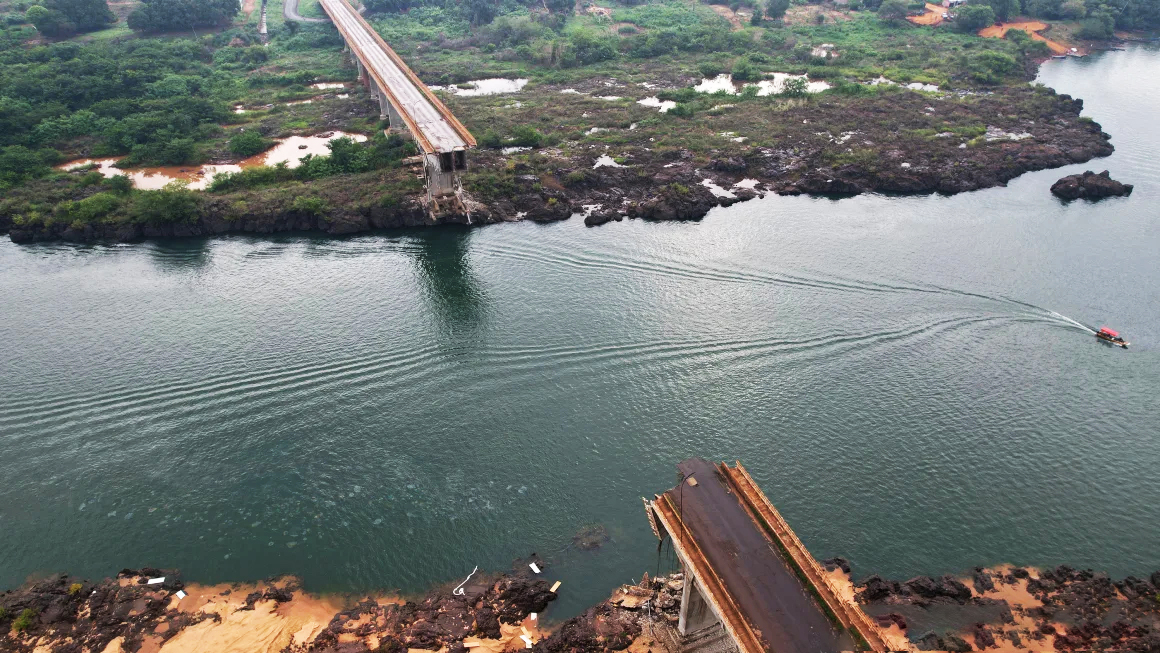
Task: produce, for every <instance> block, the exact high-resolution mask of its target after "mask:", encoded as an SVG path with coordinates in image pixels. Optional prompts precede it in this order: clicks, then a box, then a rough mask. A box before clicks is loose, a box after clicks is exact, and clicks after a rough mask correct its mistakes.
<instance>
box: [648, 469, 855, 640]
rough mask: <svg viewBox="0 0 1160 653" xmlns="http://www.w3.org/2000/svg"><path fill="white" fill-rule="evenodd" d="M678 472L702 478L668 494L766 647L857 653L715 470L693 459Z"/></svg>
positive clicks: (682, 484) (676, 488)
mask: <svg viewBox="0 0 1160 653" xmlns="http://www.w3.org/2000/svg"><path fill="white" fill-rule="evenodd" d="M678 468H679V469H680V470H681V473H682V474H683V476H684V478H688V477H689V476H692V477H694V478H696V479H697V485H696V486H690V485H688V484H687V483H686V482H683V481H682V483H681V484H680V485H678V486H677V487H675V488H673V489H672V490H669V491H668V492H667V494H668V495H669V496H670V497H672V499H673V503H674V505H675V506H676V507H677V509H678V511H679V512H680V516H681V519H682V520H683V521H684V522H685V524H686V525H687V526H688V527H689V530H690V531H691V532H692V533H693V537H694V539H695V540H696V541H697V545H698V546H700V548H701V551H702V552H703V553H704V554H705V557H706V558H707V559H708V560H709V563H710V564H711V565H712V566H713V569H714V570H715V571H716V572H717V575H718V576H719V577H720V578H721V581H722V582H723V583H724V585H725V587H726V588H727V589H728V591H729V593H730V595H732V597H733V599H734V601H736V603H737V606H738V607H739V609H740V610H741V613H742V615H743V616H744V617H745V619H746V620H748V621H749V624H750V625H751V626H752V627H753V629H754V630H756V631H757V632H758V633H759V637H760V638H761V639H762V640H763V644H764V645H765V647H766V648H767V649H768V650H772V651H810V652H811V653H814V652H819V653H820V652H825V651H833V652H834V653H837V652H838V651H843V650H852V649H853V648H854V642H853V640H852V639H851V637H850V636H849V635H848V634H846V633H844V632H840V631H838V630H837V629H836V628H834V626H833V625H832V624H831V623H830V621H829V619H827V618H826V615H825V613H824V612H822V609H821V608H820V607H819V606H818V604H817V602H816V601H815V600H814V599H813V597H812V596H810V594H809V593H808V590H807V589H806V587H805V585H804V584H803V583H802V582H801V581H800V580H798V578H797V576H795V575H794V573H793V571H792V570H791V569H790V567H789V565H788V564H787V563H786V561H785V560H784V559H783V558H782V555H781V552H780V551H778V550H777V549H776V547H774V545H772V544H771V543H770V542H769V540H767V539H766V537H765V535H764V534H763V533H762V532H761V531H760V530H759V529H758V526H757V524H755V523H754V522H753V520H752V519H750V517H749V514H748V513H747V512H746V511H745V508H743V507H742V505H741V502H740V500H739V499H738V497H737V496H735V495H734V494H732V493H731V492H729V490H728V489H727V488H726V485H725V482H724V481H723V480H722V479H721V478H720V477H719V476H718V475H717V472H716V470H715V469H714V468H713V465H712V464H711V463H709V462H708V461H706V460H703V459H700V458H693V459H690V460H686V461H685V462H683V463H681V464H680V465H678Z"/></svg>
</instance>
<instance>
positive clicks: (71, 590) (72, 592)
mask: <svg viewBox="0 0 1160 653" xmlns="http://www.w3.org/2000/svg"><path fill="white" fill-rule="evenodd" d="M84 588H85V586H84V585H82V584H80V583H73V584H72V585H69V586H68V595H69V596H76V595H77V594H80V593H81V590H83V589H84Z"/></svg>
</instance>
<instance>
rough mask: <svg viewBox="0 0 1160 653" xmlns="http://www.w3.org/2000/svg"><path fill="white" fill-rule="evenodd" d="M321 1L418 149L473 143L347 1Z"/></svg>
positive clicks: (432, 150) (439, 149) (438, 149)
mask: <svg viewBox="0 0 1160 653" xmlns="http://www.w3.org/2000/svg"><path fill="white" fill-rule="evenodd" d="M321 4H322V8H323V10H324V11H326V13H327V15H329V16H330V19H331V20H332V21H333V22H334V25H335V27H337V28H338V31H339V32H341V33H342V36H343V38H344V39H346V42H347V44H348V45H349V46H350V47H351V50H352V51H353V52H354V54H355V56H356V57H358V58H359V60H360V61H362V63H363V65H364V66H366V69H367V72H368V74H370V75H371V76H372V77H373V78H374V79H375V81H376V83H377V84H378V86H379V88H380V89H382V91H383V92H384V93H386V95H387V97H388V98H389V100H390V102H391V104H392V105H393V106H394V107H395V110H396V111H398V112H399V115H400V116H401V117H402V118H403V121H404V122H405V123H407V127H408V129H409V130H410V131H411V134H412V136H414V138H415V141H416V142H417V143H418V144H419V149H421V150H423V152H424V153H427V154H431V153H436V152H453V151H456V150H464V149H467V148H469V147H474V146H475V138H473V137H472V135H471V133H470V132H468V131H467V128H466V127H464V126H463V124H462V123H460V122H459V120H457V119H456V118H455V116H453V115H452V114H451V112H450V111H448V110H447V107H446V106H444V105H443V103H442V102H440V101H439V99H438V98H437V97H435V95H434V94H433V93H432V92H431V90H430V89H428V88H427V86H426V85H425V84H424V83H423V82H422V81H421V80H420V79H419V77H418V76H417V75H415V73H414V72H412V71H411V69H410V68H409V67H408V66H407V64H405V63H403V60H402V59H401V58H399V55H398V54H396V53H395V51H394V50H392V49H391V47H390V46H388V45H387V44H386V42H385V41H383V39H382V37H381V36H379V35H378V33H377V32H375V31H374V29H373V28H372V27H371V26H370V25H369V24H368V23H367V22H366V20H364V19H363V17H362V16H360V15H359V13H358V12H357V11H355V10H354V8H353V7H351V6H350V4H349V3H348V2H347V0H321Z"/></svg>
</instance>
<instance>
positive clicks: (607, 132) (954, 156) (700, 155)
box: [0, 87, 1114, 243]
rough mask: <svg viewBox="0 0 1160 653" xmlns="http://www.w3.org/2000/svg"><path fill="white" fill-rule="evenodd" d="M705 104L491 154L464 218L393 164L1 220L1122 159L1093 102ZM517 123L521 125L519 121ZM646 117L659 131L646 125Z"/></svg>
mask: <svg viewBox="0 0 1160 653" xmlns="http://www.w3.org/2000/svg"><path fill="white" fill-rule="evenodd" d="M578 93H579V92H578ZM578 93H576V94H578ZM547 94H554V95H557V96H560V97H571V96H572V95H576V94H561V93H560V92H559V91H558V89H554V88H547V89H541V90H539V91H537V92H536V95H537V96H539V97H543V96H544V95H547ZM709 97H710V98H711V102H719V103H721V105H726V104H727V108H724V109H714V110H711V111H709V114H710V115H707V116H705V118H703V119H701V120H700V121H699V122H696V123H694V122H689V123H687V124H676V125H674V124H673V123H672V122H671V121H663V122H662V121H657V120H656V119H655V118H653V117H652V116H654V115H655V113H656V112H655V109H649V108H647V107H644V106H641V105H639V104H638V103H636V102H628V101H626V102H622V103H620V106H619V108H615V107H614V108H612V109H608V108H607V107H604V106H601V105H607V104H608V102H605V101H604V100H600V99H596V100H595V103H596V106H597V107H599V108H601V109H604V110H606V111H612V112H614V113H617V114H618V115H620V114H623V115H624V117H623V118H613V117H612V116H611V115H610V116H608V117H607V118H606V120H607V121H611V120H617V121H618V122H617V123H615V124H622V123H623V122H626V121H627V122H630V124H629V125H628V126H626V127H601V128H597V129H596V130H594V131H592V132H591V133H589V134H588V135H587V137H586V138H584V139H582V140H581V141H578V142H568V143H564V144H560V145H558V146H554V147H546V148H543V149H538V150H534V151H526V150H520V149H518V148H513V150H515V151H512V150H498V149H480V150H478V151H477V152H476V153H475V156H474V157H473V162H472V170H471V171H470V172H469V173H468V174H467V176H466V177H465V187H466V197H467V200H468V201H467V205H468V207H469V210H470V214H469V215H466V216H462V215H460V216H451V217H445V218H441V219H440V220H438V221H435V220H432V219H431V218H430V216H429V215H428V212H427V210H426V207H425V206H424V205H423V204H422V203H421V201H420V196H419V195H418V192H419V191H420V190H421V189H420V188H419V187H418V185H417V182H416V179H415V175H414V171H412V170H410V169H408V168H405V167H402V168H400V167H396V168H390V169H386V170H381V171H376V172H373V173H365V174H362V175H354V176H342V177H334V178H326V179H317V180H311V181H307V182H304V183H297V184H295V185H291V186H284V185H283V186H277V187H268V188H255V189H245V190H242V191H237V192H233V193H187V194H185V195H184V196H183V199H184V200H185V202H186V203H187V204H188V205H189V206H188V207H186V209H187V210H185V211H184V212H183V213H182V214H180V215H175V214H174V213H173V212H166V213H164V214H161V215H158V216H157V217H156V218H155V219H141V218H140V217H139V215H135V214H134V212H133V210H132V202H131V201H126V202H124V203H122V205H121V206H120V207H118V208H114V209H112V210H110V211H109V212H108V213H106V214H103V215H99V216H94V217H93V219H75V216H73V215H72V214H70V215H69V216H68V217H66V218H63V219H61V218H56V217H54V215H53V213H52V212H44V213H38V214H35V215H30V214H17V213H15V212H14V211H15V207H18V206H19V205H20V204H19V202H18V201H11V202H9V203H8V204H7V205H6V206H7V207H9V210H8V211H5V212H0V230H6V231H7V232H8V234H9V237H10V238H11V239H12V240H13V241H14V242H18V243H28V242H39V241H53V240H65V241H73V242H94V241H113V242H128V241H134V240H140V239H146V238H162V237H184V236H204V235H217V234H226V233H276V232H289V231H314V232H324V233H327V234H332V235H338V234H350V233H358V232H364V231H368V230H372V229H381V228H388V227H411V226H427V225H433V224H444V223H458V224H472V225H484V224H493V223H498V222H510V221H518V220H533V221H540V222H549V221H555V220H563V219H567V218H569V217H571V216H573V215H577V214H580V215H583V216H584V217H585V220H586V222H587V223H588V224H589V225H597V224H603V223H605V222H609V221H612V220H619V219H623V218H625V217H629V218H644V219H651V220H674V219H676V220H688V219H699V218H702V217H704V215H705V214H706V213H708V211H709V210H710V209H712V208H713V207H716V206H727V205H730V204H733V203H735V202H738V201H744V200H747V199H751V198H753V197H757V196H759V195H761V194H763V193H767V192H773V193H779V194H787V195H794V194H801V193H809V194H817V195H829V196H851V195H857V194H859V193H863V192H879V193H899V194H929V193H936V192H937V193H943V194H955V193H959V192H964V191H970V190H977V189H981V188H989V187H993V186H1001V185H1004V184H1006V182H1008V181H1009V180H1011V179H1013V178H1015V177H1018V176H1019V175H1021V174H1023V173H1025V172H1029V171H1034V170H1042V169H1046V168H1055V167H1061V166H1065V165H1068V164H1072V163H1082V162H1086V161H1089V160H1091V159H1093V158H1096V157H1102V156H1107V155H1109V154H1111V153H1112V151H1113V149H1114V148H1113V146H1112V145H1111V142H1110V138H1111V137H1110V136H1109V135H1108V134H1107V133H1104V132H1103V131H1102V129H1101V127H1100V125H1099V123H1097V122H1094V121H1092V120H1089V119H1086V118H1081V117H1080V112H1081V110H1082V108H1083V102H1082V101H1081V100H1078V99H1073V98H1071V97H1070V96H1067V95H1063V94H1057V93H1055V92H1054V91H1053V90H1051V89H1047V88H1042V87H1011V88H1000V89H996V90H994V91H990V92H986V93H978V94H974V93H971V94H957V93H929V92H920V91H913V90H909V89H905V88H899V87H882V88H881V89H873V90H869V91H866V92H864V93H859V94H856V95H843V94H825V95H822V96H819V97H817V98H811V99H809V100H808V101H807V100H800V99H777V98H766V97H745V96H736V97H733V96H727V97H720V98H717V97H716V96H709ZM628 99H629V100H631V99H632V98H628ZM587 102H588V103H592V102H593V100H592V99H588V100H587ZM528 104H532V102H528ZM771 105H772V106H771ZM771 109H772V110H771ZM535 110H536V109H534V108H533V107H529V109H528V111H535ZM518 111H520V110H517V112H518ZM638 114H639V115H638ZM585 115H589V114H588V113H585ZM512 119H514V120H516V121H518V120H520V119H521V118H520V117H519V116H518V115H515V114H513V118H512ZM529 119H530V116H529ZM650 119H651V121H652V124H651V126H643V127H642V126H640V125H642V124H646V125H647V121H649V120H650ZM602 124H604V121H602ZM738 134H750V135H751V136H738ZM658 139H659V140H660V143H659V144H658ZM75 174H76V175H77V176H78V177H79V176H80V175H83V173H81V172H78V173H75ZM38 183H44V184H48V183H57V184H60V183H64V184H68V183H71V182H68V181H67V180H66V181H64V182H49V181H45V182H38ZM32 192H33V193H34V194H41V195H43V194H44V191H43V190H39V189H34V190H33V191H32ZM1045 192H1046V189H1045Z"/></svg>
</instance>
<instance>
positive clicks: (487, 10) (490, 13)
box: [463, 0, 495, 25]
mask: <svg viewBox="0 0 1160 653" xmlns="http://www.w3.org/2000/svg"><path fill="white" fill-rule="evenodd" d="M463 7H464V10H465V11H466V12H467V20H469V21H470V22H471V24H472V25H486V24H488V23H490V22H491V21H492V20H494V19H495V4H493V3H492V1H491V0H467V2H465V3H464V4H463Z"/></svg>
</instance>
